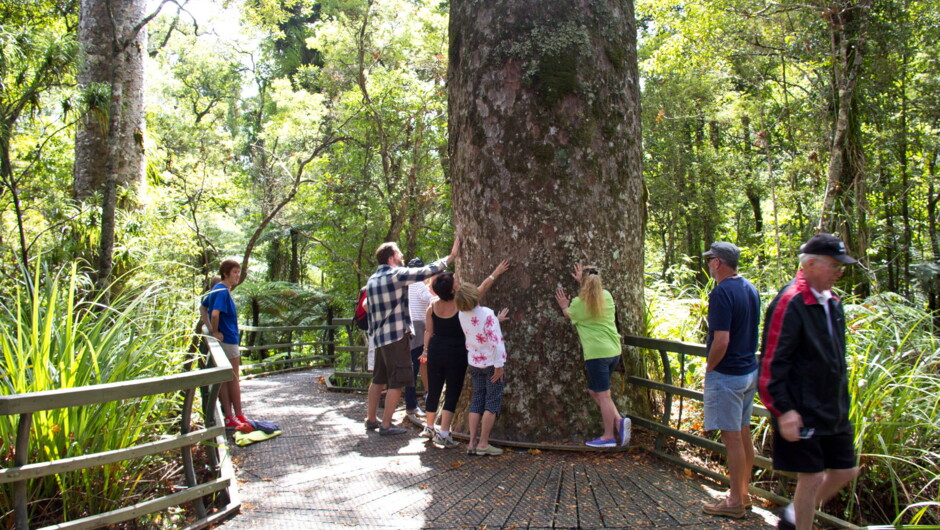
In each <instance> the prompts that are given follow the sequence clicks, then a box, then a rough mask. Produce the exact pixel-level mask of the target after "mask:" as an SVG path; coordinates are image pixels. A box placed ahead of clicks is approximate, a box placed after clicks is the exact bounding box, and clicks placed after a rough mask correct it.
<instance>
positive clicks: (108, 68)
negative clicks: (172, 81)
mask: <svg viewBox="0 0 940 530" xmlns="http://www.w3.org/2000/svg"><path fill="white" fill-rule="evenodd" d="M187 1H188V0H183V3H182V4H180V3H178V2H177V1H176V0H163V1H162V2H161V3H160V5H159V6H158V7H157V9H156V10H155V11H153V12H152V13H150V14H149V15H147V14H145V7H146V1H145V0H122V1H120V2H119V1H117V0H83V1H82V6H81V15H80V16H81V19H80V20H81V21H80V22H79V42H80V44H81V46H82V51H83V52H84V56H85V57H84V59H85V60H84V66H83V68H82V70H81V71H80V73H79V84H80V85H82V87H83V88H85V89H86V90H87V92H88V93H89V94H95V93H99V94H101V89H104V90H105V91H106V93H107V100H106V101H107V106H106V108H107V111H106V112H105V111H104V110H103V108H101V107H99V110H98V112H92V113H91V114H92V115H94V114H97V115H98V116H99V117H100V119H99V120H89V121H88V122H86V123H87V124H89V127H90V129H87V130H86V129H83V128H79V130H78V133H77V135H76V139H75V194H76V196H77V197H84V196H87V195H88V194H90V193H93V192H95V191H98V190H99V189H100V191H101V192H102V199H101V235H100V240H99V247H98V272H97V275H98V277H97V280H96V283H97V285H98V288H99V289H103V288H104V286H106V285H108V284H109V283H110V282H109V279H110V276H111V270H112V269H113V267H114V228H115V226H114V225H115V214H116V209H117V193H118V186H123V185H128V184H132V183H135V182H138V181H140V180H141V178H142V177H143V171H144V106H143V102H144V54H145V53H146V48H147V46H146V33H145V32H144V27H146V25H147V24H148V23H149V22H150V21H151V20H153V18H154V17H156V16H157V15H158V14H159V13H160V9H162V8H163V6H164V4H167V3H172V4H175V5H177V7H179V8H180V9H182V6H183V5H185V4H186V2H187ZM99 97H100V96H99ZM92 106H94V105H92ZM102 107H103V106H102ZM92 168H95V169H94V170H92Z"/></svg>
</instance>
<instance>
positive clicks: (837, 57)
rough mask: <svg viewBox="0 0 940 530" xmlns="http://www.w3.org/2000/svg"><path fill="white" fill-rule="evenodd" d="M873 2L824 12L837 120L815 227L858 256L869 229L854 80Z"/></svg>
mask: <svg viewBox="0 0 940 530" xmlns="http://www.w3.org/2000/svg"><path fill="white" fill-rule="evenodd" d="M871 4H872V3H871V0H861V1H857V2H856V1H852V0H846V1H843V2H838V3H835V4H833V5H832V6H830V7H829V8H828V10H826V11H824V12H823V17H824V18H825V19H826V20H827V21H828V22H829V26H830V35H831V39H832V108H834V109H835V119H834V120H833V126H832V140H831V144H830V148H829V172H828V176H829V185H828V189H827V192H826V197H825V200H824V201H823V209H822V215H821V216H820V220H819V225H818V226H817V227H816V229H817V231H825V232H839V233H840V234H841V235H842V237H843V239H845V240H846V241H847V242H848V244H849V246H850V247H852V248H851V250H852V252H853V253H855V254H856V255H858V256H865V255H866V254H867V248H868V234H867V231H868V228H867V219H866V215H865V210H866V208H867V201H866V193H867V188H866V179H865V154H864V153H863V151H862V144H861V142H862V139H861V123H860V119H859V116H858V109H857V100H856V88H857V87H856V85H857V83H858V79H859V76H860V75H861V72H862V64H863V59H864V55H865V42H866V40H867V28H868V19H869V11H870V10H871ZM863 259H864V258H863Z"/></svg>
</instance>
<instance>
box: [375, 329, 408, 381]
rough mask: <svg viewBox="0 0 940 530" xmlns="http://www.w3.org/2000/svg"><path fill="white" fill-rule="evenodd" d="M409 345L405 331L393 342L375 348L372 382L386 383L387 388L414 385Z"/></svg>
mask: <svg viewBox="0 0 940 530" xmlns="http://www.w3.org/2000/svg"><path fill="white" fill-rule="evenodd" d="M410 345H411V336H410V335H409V334H407V333H406V334H405V336H404V337H402V338H400V339H398V340H396V341H395V342H393V343H391V344H386V345H385V346H379V347H378V348H376V350H375V371H373V372H372V382H373V383H375V384H377V385H388V388H402V387H406V386H414V384H415V376H414V371H413V368H412V365H411V348H410Z"/></svg>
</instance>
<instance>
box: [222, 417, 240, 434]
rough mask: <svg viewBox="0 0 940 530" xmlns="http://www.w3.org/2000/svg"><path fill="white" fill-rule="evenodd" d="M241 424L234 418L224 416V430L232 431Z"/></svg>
mask: <svg viewBox="0 0 940 530" xmlns="http://www.w3.org/2000/svg"><path fill="white" fill-rule="evenodd" d="M242 423H243V422H240V421H238V418H236V417H235V416H226V417H225V429H226V430H228V431H232V430H235V429H237V428H238V426H239V425H241V424H242Z"/></svg>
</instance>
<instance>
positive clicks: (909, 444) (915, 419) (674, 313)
mask: <svg viewBox="0 0 940 530" xmlns="http://www.w3.org/2000/svg"><path fill="white" fill-rule="evenodd" d="M757 285H758V287H759V288H760V287H761V285H762V284H761V283H759V282H758V283H757ZM774 294H775V291H774ZM770 296H772V295H770V294H767V295H763V296H762V303H763V304H764V305H766V304H767V303H769V302H770V300H771V298H770ZM647 301H648V303H649V304H650V306H649V308H648V310H647V313H648V315H649V316H648V318H649V320H650V322H651V327H650V336H652V337H656V338H663V339H671V340H683V341H690V342H704V333H705V331H706V328H707V323H706V318H707V307H708V290H707V289H696V288H695V287H694V286H687V287H685V288H684V290H680V289H677V288H676V287H675V286H666V285H662V284H660V285H659V286H657V288H656V289H650V290H647ZM845 311H846V320H847V326H848V329H847V333H846V335H847V364H848V369H849V393H850V396H851V397H850V399H851V403H852V409H851V411H850V417H851V419H852V422H853V423H854V424H855V429H856V430H855V435H856V448H857V450H858V452H859V454H860V463H861V465H862V468H863V471H862V475H861V476H860V477H859V479H858V480H856V481H855V482H854V483H853V484H852V485H851V486H850V487H849V488H848V489H847V490H846V491H845V492H844V493H843V494H842V500H841V502H840V504H839V508H840V509H844V514H843V515H842V516H843V517H844V518H846V519H847V520H850V521H858V520H863V521H868V522H881V523H888V522H890V521H893V520H894V519H895V517H896V516H898V514H902V512H905V511H907V510H910V509H911V508H910V507H917V509H918V510H921V511H923V513H920V512H915V513H914V515H915V516H916V517H917V518H918V520H921V522H922V523H923V522H927V521H930V522H933V523H934V524H936V523H937V522H938V521H940V519H938V518H940V512H937V510H936V507H937V506H940V496H938V484H940V474H938V471H937V470H938V469H940V450H938V448H940V431H938V430H937V427H936V426H937V425H938V424H940V404H938V401H937V395H938V393H940V377H938V375H937V374H938V373H940V341H938V339H937V336H936V333H935V331H934V328H933V324H932V320H931V315H930V313H928V312H926V311H924V309H923V308H922V307H919V306H918V305H917V304H914V303H911V302H910V301H908V300H905V299H903V298H902V297H900V296H898V295H896V294H893V293H884V294H878V295H873V296H871V297H869V298H866V299H858V300H855V299H850V300H848V301H846V302H845ZM674 357H677V356H676V355H674ZM671 364H672V367H673V373H672V377H673V379H674V380H678V378H679V377H680V376H681V375H683V374H680V373H679V363H678V359H677V358H673V359H672V363H671ZM704 364H705V363H704V359H699V358H691V357H687V358H686V366H685V373H684V375H685V385H686V386H688V387H691V388H701V387H702V384H703V381H704V367H705V366H704ZM698 413H699V414H700V411H699V412H698ZM688 419H689V421H690V422H691V423H693V424H694V423H695V421H694V420H693V419H692V418H688ZM768 428H769V424H767V423H766V422H762V423H761V424H760V425H759V426H758V427H757V428H756V429H754V431H753V435H754V438H755V440H758V441H759V440H761V439H763V438H765V437H766V429H768ZM757 445H758V446H759V447H760V446H763V445H764V444H763V443H758V444H757ZM918 514H919V515H918ZM912 524H913V521H912Z"/></svg>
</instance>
